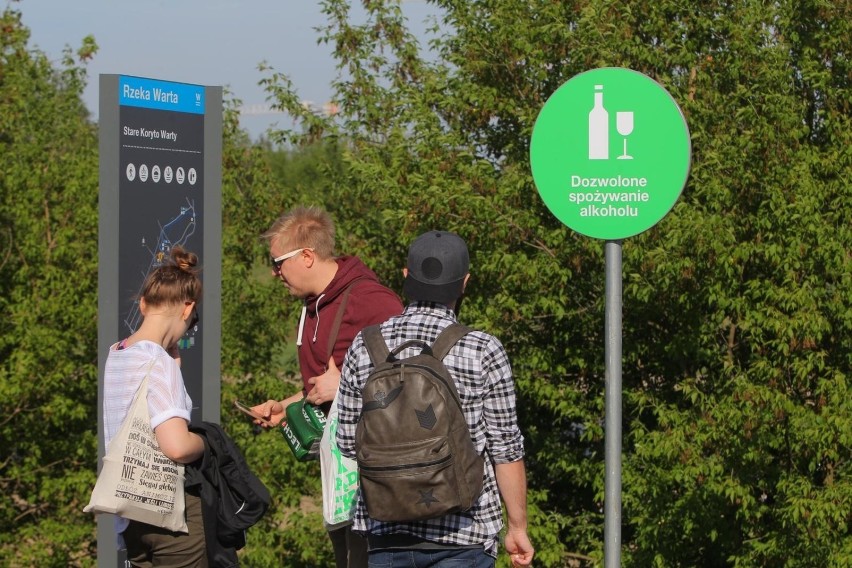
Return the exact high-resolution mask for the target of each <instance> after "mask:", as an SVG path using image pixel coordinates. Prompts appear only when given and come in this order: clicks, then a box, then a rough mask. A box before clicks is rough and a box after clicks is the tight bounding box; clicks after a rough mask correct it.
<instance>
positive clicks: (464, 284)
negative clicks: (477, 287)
mask: <svg viewBox="0 0 852 568" xmlns="http://www.w3.org/2000/svg"><path fill="white" fill-rule="evenodd" d="M468 280H470V272H468V273H467V275H466V276H465V277H464V282H463V283H462V293H464V289H465V288H467V281H468Z"/></svg>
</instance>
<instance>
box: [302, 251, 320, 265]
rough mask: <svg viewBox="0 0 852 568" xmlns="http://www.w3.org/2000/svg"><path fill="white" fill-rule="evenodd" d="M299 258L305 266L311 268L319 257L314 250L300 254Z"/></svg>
mask: <svg viewBox="0 0 852 568" xmlns="http://www.w3.org/2000/svg"><path fill="white" fill-rule="evenodd" d="M299 256H300V257H301V258H302V259H303V261H304V263H305V266H306V267H307V268H310V267H311V266H313V265H314V262H316V260H317V255H316V253H314V251H312V250H308V249H305V250H303V251H302V252H300V253H299Z"/></svg>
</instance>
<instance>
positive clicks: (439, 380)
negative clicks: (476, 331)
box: [355, 324, 484, 522]
mask: <svg viewBox="0 0 852 568" xmlns="http://www.w3.org/2000/svg"><path fill="white" fill-rule="evenodd" d="M471 331H472V330H471V329H470V328H467V327H464V326H462V325H459V324H452V325H450V326H449V327H447V328H446V329H445V330H444V331H443V332H441V334H440V335H439V336H438V338H437V339H436V340H435V343H434V344H432V345H431V346H430V345H429V344H427V343H425V342H422V341H407V342H405V343H403V344H401V345H400V346H399V347H397V348H396V349H394V350H393V351H389V350H388V347H387V344H386V343H385V341H384V338H383V337H382V334H381V332H380V331H379V326H377V325H376V326H371V327H368V328H365V329H364V331H363V336H364V341H365V343H366V346H367V352H368V353H369V355H370V359H371V360H372V362H373V366H374V368H373V370H372V372H371V373H370V375H369V376H368V377H367V381H366V383H365V384H364V388H363V389H362V391H361V392H362V396H363V407H362V411H361V417H360V418H359V420H358V425H357V427H356V430H355V453H356V458H357V461H358V471H359V474H360V477H361V492H362V495H363V497H364V503H365V505H366V506H367V513H368V514H369V516H370V518H371V519H374V520H377V521H386V522H403V521H419V520H424V519H431V518H435V517H440V516H443V515H446V514H448V513H455V512H459V511H466V510H468V509H470V508H471V507H472V506H473V505H474V504H475V503H476V500H477V498H478V497H479V494H480V493H481V491H482V480H483V475H484V460H483V458H482V456H481V455H479V454H478V453H477V451H476V448H475V447H474V445H473V441H472V440H471V437H470V430H469V429H468V427H467V422H466V421H465V418H464V412H463V411H462V406H461V401H460V399H459V395H458V391H457V389H456V385H455V381H454V380H453V378H452V376H450V373H449V372H448V371H447V368H446V367H445V366H444V364H443V363H442V360H443V358H444V357H445V356H446V355H447V353H448V352H449V350H450V349H451V348H452V347H453V345H455V343H456V342H457V341H458V340H459V339H461V338H462V337H463V336H465V335H466V334H468V333H470V332H471ZM418 345H419V346H420V347H421V351H420V354H418V355H415V356H413V357H409V358H405V359H399V358H398V357H397V355H398V354H399V353H401V352H402V351H403V350H404V349H406V348H408V347H413V346H418Z"/></svg>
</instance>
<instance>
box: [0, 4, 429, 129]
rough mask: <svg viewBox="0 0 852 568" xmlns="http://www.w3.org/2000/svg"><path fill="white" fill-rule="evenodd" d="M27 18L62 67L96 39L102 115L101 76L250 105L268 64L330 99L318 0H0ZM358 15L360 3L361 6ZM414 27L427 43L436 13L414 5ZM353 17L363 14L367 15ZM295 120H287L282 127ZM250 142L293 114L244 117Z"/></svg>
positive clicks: (91, 96)
mask: <svg viewBox="0 0 852 568" xmlns="http://www.w3.org/2000/svg"><path fill="white" fill-rule="evenodd" d="M0 2H2V3H3V5H4V6H10V7H11V8H13V9H15V10H18V11H20V12H21V13H22V15H23V17H22V19H23V22H24V24H25V25H26V26H27V27H28V28H29V29H30V32H31V37H30V46H31V47H37V48H38V49H40V50H41V51H44V52H45V53H47V54H48V56H49V57H51V59H53V60H56V61H58V60H59V58H60V56H61V53H62V49H63V48H64V47H65V46H70V47H72V48H73V49H75V50H76V49H77V48H78V47H79V46H80V45H81V43H82V40H83V38H84V37H85V36H87V35H93V36H94V37H95V41H96V42H97V44H98V47H99V49H98V53H97V55H96V56H95V58H94V60H92V61H90V62H89V64H88V65H87V69H88V75H89V84H88V86H87V88H86V90H85V92H84V95H83V98H84V100H85V102H86V105H87V106H88V108H89V110H90V111H91V112H92V116H93V117H94V118H97V109H98V77H99V75H100V74H118V75H135V76H139V77H149V78H153V79H161V80H165V81H176V82H180V83H193V84H198V85H212V86H222V87H225V88H226V89H228V90H229V91H231V92H232V93H233V96H235V97H236V98H238V99H241V100H242V101H243V104H244V105H245V106H246V107H248V108H250V109H251V108H254V109H257V108H258V107H260V106H263V105H265V98H266V95H265V93H264V92H263V89H262V88H261V87H260V86H258V85H257V83H258V81H260V80H261V79H262V78H264V77H265V75H264V74H261V72H260V71H258V69H257V67H258V64H259V63H260V62H262V61H266V62H267V63H268V64H269V65H271V66H272V67H273V68H274V69H275V70H276V71H278V72H281V73H285V74H287V75H288V76H289V77H290V78H291V80H292V81H293V83H294V85H295V86H296V89H297V91H298V93H299V96H300V98H301V99H302V100H306V101H312V102H314V103H315V104H316V105H317V106H321V105H322V104H323V103H324V102H326V101H328V99H329V98H330V96H331V87H330V86H329V85H330V83H331V81H332V80H333V79H334V77H335V61H334V60H333V58H332V56H331V46H328V45H318V44H317V38H318V34H317V32H316V31H315V30H314V28H316V27H318V26H320V25H323V24H324V20H323V14H322V13H321V12H320V8H319V3H318V2H317V1H316V0H135V1H128V0H21V1H19V2H10V0H0ZM353 3H354V4H356V7H355V8H354V9H353V10H356V9H358V7H359V6H360V2H359V1H358V0H355V1H354V2H353ZM402 7H403V11H404V13H405V14H406V16H407V17H408V19H409V22H410V29H411V30H412V31H413V32H415V33H416V34H417V35H418V37H421V38H424V33H425V32H424V30H425V29H426V27H427V25H426V23H425V20H426V18H427V17H428V16H430V15H434V14H436V13H437V9H436V8H435V7H433V6H431V5H429V4H427V3H426V2H424V1H416V0H414V1H411V0H409V1H406V2H403V4H402ZM355 13H363V12H361V11H360V10H359V11H357V12H355ZM284 121H288V122H286V123H285V122H284ZM240 122H241V124H242V126H243V127H244V128H245V129H247V130H248V131H249V133H250V134H251V135H252V137H254V138H256V137H257V136H259V135H260V134H261V133H262V132H263V131H264V130H265V129H266V128H267V127H268V126H270V125H271V124H273V123H276V122H279V123H281V124H283V125H286V126H289V118H288V117H287V116H286V115H270V114H261V115H248V114H246V115H243V117H242V118H241V121H240Z"/></svg>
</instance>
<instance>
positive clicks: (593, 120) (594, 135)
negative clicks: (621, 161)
mask: <svg viewBox="0 0 852 568" xmlns="http://www.w3.org/2000/svg"><path fill="white" fill-rule="evenodd" d="M589 159H590V160H608V159H609V113H608V112H607V111H606V109H605V108H604V106H603V85H595V106H594V107H592V110H591V112H589Z"/></svg>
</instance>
